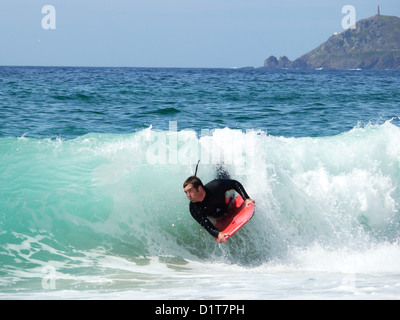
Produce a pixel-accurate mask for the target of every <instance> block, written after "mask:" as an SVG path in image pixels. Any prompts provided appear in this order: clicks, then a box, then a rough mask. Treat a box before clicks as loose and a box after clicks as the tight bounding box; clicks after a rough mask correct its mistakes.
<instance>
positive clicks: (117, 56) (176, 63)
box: [0, 0, 400, 68]
mask: <svg viewBox="0 0 400 320" xmlns="http://www.w3.org/2000/svg"><path fill="white" fill-rule="evenodd" d="M399 1H400V0H346V1H342V0H307V1H306V3H305V2H303V1H299V0H141V1H137V0H45V1H43V0H0V46H1V47H0V48H1V49H0V65H22V66H26V65H29V66H106V67H193V68H208V67H209V68H219V67H221V68H232V67H247V66H252V67H260V66H262V65H263V63H264V59H266V58H268V57H269V56H270V55H274V56H277V57H278V58H279V57H280V56H284V55H286V56H287V57H289V59H291V60H294V59H296V58H298V57H300V56H301V55H303V54H305V53H307V52H309V51H311V50H312V49H314V48H315V47H317V46H318V45H320V44H321V43H323V42H324V41H326V40H327V39H328V38H329V37H330V36H331V35H332V34H333V33H334V32H341V31H343V30H344V29H343V27H342V20H343V19H344V18H345V16H346V14H343V13H342V8H343V7H344V6H345V5H351V6H353V7H354V9H355V14H356V20H357V21H358V20H361V19H364V18H368V17H370V16H373V15H375V14H376V12H377V6H378V5H380V8H381V14H383V15H394V16H398V17H400V3H399ZM46 5H51V6H53V8H54V9H55V16H49V15H48V14H49V13H50V12H48V11H44V13H42V9H43V7H44V6H46ZM49 18H51V19H49ZM42 20H44V24H45V25H49V23H50V22H54V23H55V29H52V28H50V29H47V28H44V27H43V23H42Z"/></svg>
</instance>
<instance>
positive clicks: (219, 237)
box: [218, 232, 228, 243]
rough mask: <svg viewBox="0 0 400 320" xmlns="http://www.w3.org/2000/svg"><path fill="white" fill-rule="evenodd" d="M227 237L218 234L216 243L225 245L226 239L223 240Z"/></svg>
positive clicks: (224, 234) (221, 233) (223, 234)
mask: <svg viewBox="0 0 400 320" xmlns="http://www.w3.org/2000/svg"><path fill="white" fill-rule="evenodd" d="M225 236H227V234H226V233H223V232H220V233H218V241H219V242H221V243H225V242H226V241H227V240H228V239H226V238H225Z"/></svg>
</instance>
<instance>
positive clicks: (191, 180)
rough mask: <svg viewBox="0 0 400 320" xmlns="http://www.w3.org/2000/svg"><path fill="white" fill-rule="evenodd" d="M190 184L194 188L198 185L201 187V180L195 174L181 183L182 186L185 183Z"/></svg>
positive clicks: (184, 185)
mask: <svg viewBox="0 0 400 320" xmlns="http://www.w3.org/2000/svg"><path fill="white" fill-rule="evenodd" d="M189 184H192V185H193V187H194V188H195V189H198V188H199V187H203V182H201V180H200V179H199V178H197V177H196V176H191V177H189V178H187V179H186V181H185V182H184V183H183V188H186V186H187V185H189Z"/></svg>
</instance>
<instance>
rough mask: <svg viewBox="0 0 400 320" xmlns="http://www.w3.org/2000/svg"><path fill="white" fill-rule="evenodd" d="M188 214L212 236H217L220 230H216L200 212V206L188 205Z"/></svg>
mask: <svg viewBox="0 0 400 320" xmlns="http://www.w3.org/2000/svg"><path fill="white" fill-rule="evenodd" d="M190 214H191V215H192V217H193V218H194V219H195V220H196V221H197V222H198V223H199V224H200V225H201V226H202V227H203V228H204V229H206V230H207V231H208V233H209V234H211V235H212V236H213V237H214V238H218V235H219V233H220V230H218V229H217V228H216V227H215V226H214V225H213V224H212V223H211V221H210V219H208V218H207V216H206V215H205V214H204V213H203V212H201V210H200V208H198V207H195V206H194V205H192V204H191V205H190Z"/></svg>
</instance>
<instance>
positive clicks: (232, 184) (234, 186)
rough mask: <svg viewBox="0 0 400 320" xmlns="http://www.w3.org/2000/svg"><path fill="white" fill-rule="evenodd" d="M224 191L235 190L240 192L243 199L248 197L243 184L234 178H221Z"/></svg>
mask: <svg viewBox="0 0 400 320" xmlns="http://www.w3.org/2000/svg"><path fill="white" fill-rule="evenodd" d="M222 181H223V182H222V183H223V184H224V187H225V188H226V191H229V190H235V191H236V192H237V193H238V194H240V195H241V196H242V198H243V200H244V201H246V200H247V199H250V197H249V195H248V194H247V192H246V190H245V189H244V188H243V185H242V184H241V183H240V182H239V181H236V180H231V179H226V180H222Z"/></svg>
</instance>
